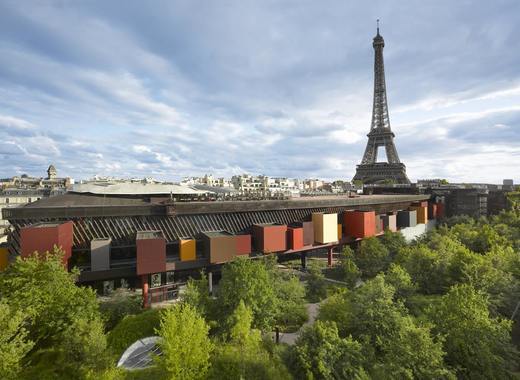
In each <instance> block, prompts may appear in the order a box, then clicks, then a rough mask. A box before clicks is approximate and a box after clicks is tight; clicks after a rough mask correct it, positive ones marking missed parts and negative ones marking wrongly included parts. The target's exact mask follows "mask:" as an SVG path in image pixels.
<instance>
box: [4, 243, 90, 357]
mask: <svg viewBox="0 0 520 380" xmlns="http://www.w3.org/2000/svg"><path fill="white" fill-rule="evenodd" d="M62 255H63V252H62V251H60V250H59V249H55V250H54V252H53V253H49V252H46V253H44V254H42V255H33V256H31V257H28V258H25V259H22V258H21V257H18V258H17V259H16V260H15V261H14V262H13V263H12V264H11V265H9V266H8V267H7V269H6V270H5V271H4V273H3V274H2V276H0V295H1V296H2V298H5V299H7V300H8V303H9V305H10V306H11V307H12V309H13V310H15V311H21V312H22V313H23V314H24V315H26V316H27V317H28V322H29V325H28V326H27V330H28V337H29V339H30V340H32V341H33V342H34V343H35V349H39V348H46V347H52V346H54V345H55V343H58V342H60V340H61V338H62V335H61V334H62V333H63V332H64V331H66V330H67V329H68V327H69V326H70V325H72V324H73V323H74V321H75V320H76V319H79V318H84V319H86V320H93V319H96V318H98V317H99V307H98V303H97V301H96V294H95V292H94V291H93V290H92V289H90V288H86V287H78V286H76V284H75V280H76V277H77V275H78V272H77V271H72V272H71V273H69V272H67V270H66V269H65V268H64V267H63V262H62V259H61V257H62Z"/></svg>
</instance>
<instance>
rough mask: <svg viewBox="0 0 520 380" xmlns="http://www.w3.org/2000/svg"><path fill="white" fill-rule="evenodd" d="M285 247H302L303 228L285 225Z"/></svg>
mask: <svg viewBox="0 0 520 380" xmlns="http://www.w3.org/2000/svg"><path fill="white" fill-rule="evenodd" d="M287 248H289V249H301V248H303V228H301V227H287Z"/></svg>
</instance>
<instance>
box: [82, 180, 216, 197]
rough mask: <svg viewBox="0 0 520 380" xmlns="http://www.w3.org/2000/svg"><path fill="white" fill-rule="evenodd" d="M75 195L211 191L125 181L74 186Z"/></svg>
mask: <svg viewBox="0 0 520 380" xmlns="http://www.w3.org/2000/svg"><path fill="white" fill-rule="evenodd" d="M72 191H73V192H75V193H91V194H106V195H140V194H148V195H159V194H160V195H169V194H173V195H176V194H178V195H181V194H186V195H198V194H208V193H211V191H202V190H196V189H194V188H192V187H189V186H183V185H176V184H173V183H145V182H129V181H128V182H127V181H99V182H87V183H78V184H75V185H74V186H73V188H72Z"/></svg>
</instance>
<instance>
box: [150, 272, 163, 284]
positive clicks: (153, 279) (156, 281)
mask: <svg viewBox="0 0 520 380" xmlns="http://www.w3.org/2000/svg"><path fill="white" fill-rule="evenodd" d="M159 286H161V274H160V273H154V274H152V276H151V281H150V287H151V288H157V287H159Z"/></svg>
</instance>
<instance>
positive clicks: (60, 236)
mask: <svg viewBox="0 0 520 380" xmlns="http://www.w3.org/2000/svg"><path fill="white" fill-rule="evenodd" d="M73 229H74V224H73V222H72V221H69V222H64V223H37V224H34V225H32V226H28V227H24V228H22V229H20V254H21V256H22V257H28V256H30V255H32V254H33V253H34V252H38V253H44V252H46V251H49V252H52V250H53V249H54V246H57V247H61V249H62V250H63V252H64V256H63V263H64V264H65V265H66V264H67V263H68V261H69V259H70V257H71V255H72V243H73Z"/></svg>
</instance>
